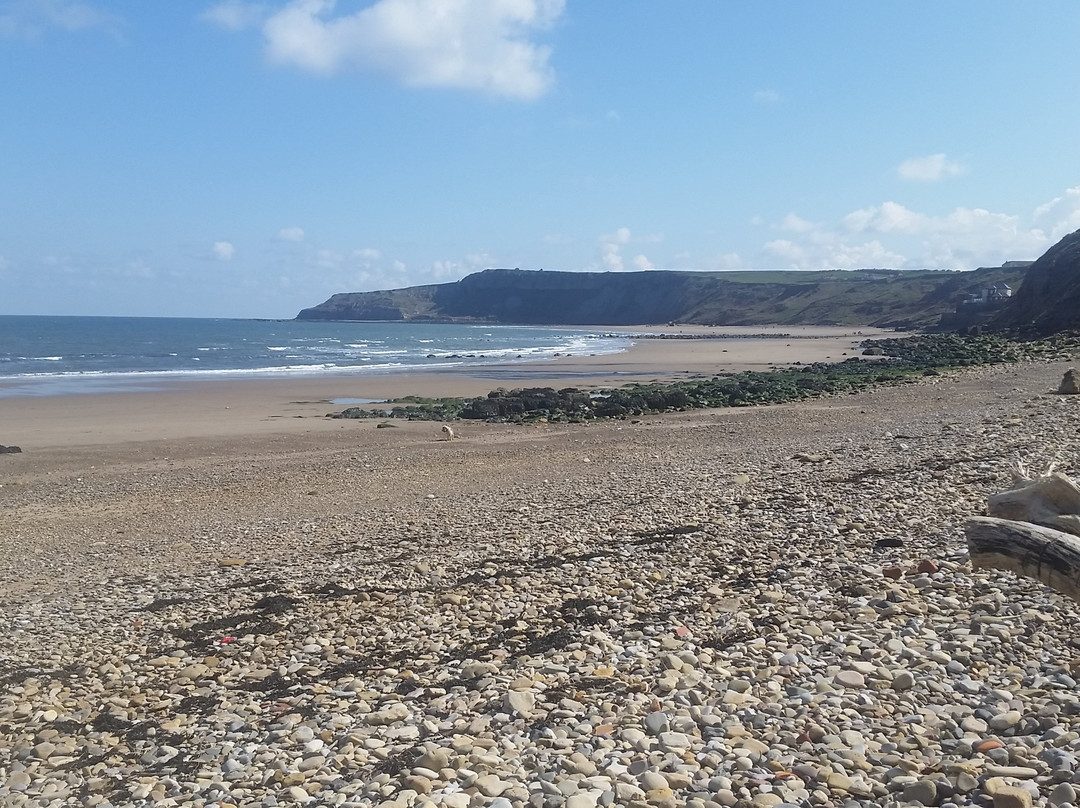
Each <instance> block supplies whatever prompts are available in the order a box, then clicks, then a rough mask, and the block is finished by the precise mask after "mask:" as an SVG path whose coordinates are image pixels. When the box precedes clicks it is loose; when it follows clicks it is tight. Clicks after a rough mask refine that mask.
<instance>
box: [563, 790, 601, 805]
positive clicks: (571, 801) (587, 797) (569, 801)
mask: <svg viewBox="0 0 1080 808" xmlns="http://www.w3.org/2000/svg"><path fill="white" fill-rule="evenodd" d="M598 797H599V795H597V796H593V795H592V794H589V793H588V792H585V793H581V794H575V795H573V796H572V797H567V798H566V802H565V803H563V805H564V806H565V808H596V801H597V799H598Z"/></svg>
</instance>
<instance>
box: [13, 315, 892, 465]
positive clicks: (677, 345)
mask: <svg viewBox="0 0 1080 808" xmlns="http://www.w3.org/2000/svg"><path fill="white" fill-rule="evenodd" d="M600 330H607V331H613V332H614V331H622V332H626V333H630V334H651V335H661V334H664V335H681V336H698V337H706V336H708V337H713V336H720V335H723V336H731V337H738V339H705V338H698V339H655V338H654V339H641V340H636V341H635V342H634V343H633V345H632V347H631V348H630V349H629V350H628V351H625V352H623V353H619V354H610V355H599V356H565V357H559V358H556V359H553V360H549V361H546V362H534V363H507V364H505V365H497V366H486V367H482V368H460V369H450V370H446V371H436V372H425V373H415V374H413V373H387V374H383V375H364V376H360V375H351V376H350V375H323V376H318V377H303V378H267V379H228V380H212V381H181V382H177V381H161V382H160V383H152V384H153V386H152V388H151V387H150V386H149V385H144V386H142V387H139V388H136V389H132V390H129V391H122V392H101V393H95V394H88V395H87V394H76V393H73V392H72V389H73V388H72V387H70V386H69V387H65V388H63V390H64V392H63V394H61V395H44V396H41V395H38V396H24V395H12V392H13V390H12V388H14V387H17V385H16V384H15V383H12V382H0V443H2V444H7V445H11V444H14V445H18V446H21V447H22V448H23V449H24V450H26V451H34V452H41V451H50V450H70V449H72V448H74V447H88V446H99V447H100V446H116V445H118V444H129V443H141V442H149V441H166V440H177V439H199V438H207V439H226V438H240V437H247V438H250V439H259V438H270V437H273V436H281V435H291V436H300V435H303V434H309V433H312V432H315V433H328V432H334V431H338V430H341V429H343V428H345V427H343V425H342V423H341V422H340V421H335V420H332V419H327V418H325V415H326V414H327V413H328V412H333V411H340V410H341V409H344V408H345V407H347V406H351V405H352V404H354V403H356V402H357V401H365V400H373V401H389V400H395V399H400V398H402V397H404V396H424V397H432V398H434V397H443V396H455V397H456V396H479V395H484V394H486V393H487V392H489V391H490V390H493V389H495V388H497V387H507V388H513V387H525V386H528V387H556V388H560V387H580V388H585V389H595V388H600V387H614V386H621V385H624V384H629V383H635V382H636V383H646V382H653V381H667V380H672V379H677V378H687V377H693V376H695V375H701V376H712V375H714V374H716V373H721V372H738V371H743V370H765V369H768V368H769V367H772V366H777V367H784V366H788V365H791V364H794V363H796V362H802V363H807V362H817V361H842V360H843V359H844V358H845V357H846V356H852V355H856V354H857V353H858V347H857V346H858V344H859V343H860V342H861V341H863V340H864V339H868V338H871V337H873V336H881V335H884V334H886V333H892V332H883V331H879V330H875V329H865V328H864V329H850V328H828V327H769V326H760V327H744V328H737V327H724V328H708V327H703V326H676V327H670V326H669V327H648V326H641V327H631V328H622V329H612V328H603V329H600ZM763 334H771V335H772V336H768V337H763V336H761V335H763Z"/></svg>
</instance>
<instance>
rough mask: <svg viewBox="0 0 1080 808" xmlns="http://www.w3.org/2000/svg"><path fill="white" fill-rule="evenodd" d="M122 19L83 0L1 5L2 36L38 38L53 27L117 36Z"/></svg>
mask: <svg viewBox="0 0 1080 808" xmlns="http://www.w3.org/2000/svg"><path fill="white" fill-rule="evenodd" d="M121 24H122V18H121V17H119V16H118V15H116V14H113V13H112V12H110V11H103V10H102V9H100V8H97V7H96V6H93V5H91V4H90V3H84V2H81V0H8V2H6V3H3V4H0V36H4V37H12V38H13V37H22V38H27V39H36V38H37V37H39V36H41V35H42V34H43V33H44V32H45V31H46V30H48V29H50V28H60V29H62V30H64V31H70V32H74V31H83V30H86V29H91V28H98V29H101V30H104V31H106V32H107V33H110V34H112V35H113V36H116V37H118V36H119V35H120V27H121Z"/></svg>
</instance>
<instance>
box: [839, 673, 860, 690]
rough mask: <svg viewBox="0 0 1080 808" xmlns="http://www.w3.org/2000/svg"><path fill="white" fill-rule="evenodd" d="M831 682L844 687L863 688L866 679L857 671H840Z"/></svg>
mask: <svg viewBox="0 0 1080 808" xmlns="http://www.w3.org/2000/svg"><path fill="white" fill-rule="evenodd" d="M833 681H834V682H836V683H837V684H841V685H843V686H844V687H852V688H856V687H865V686H866V677H865V676H863V675H862V674H861V673H859V672H858V671H840V672H839V673H838V674H836V676H834V677H833Z"/></svg>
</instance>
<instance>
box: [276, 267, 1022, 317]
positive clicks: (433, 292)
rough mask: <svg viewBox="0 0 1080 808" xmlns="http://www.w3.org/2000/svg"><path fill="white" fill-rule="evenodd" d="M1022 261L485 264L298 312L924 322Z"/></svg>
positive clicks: (1018, 277) (1016, 272) (1016, 279)
mask: <svg viewBox="0 0 1080 808" xmlns="http://www.w3.org/2000/svg"><path fill="white" fill-rule="evenodd" d="M1025 269H1026V267H1024V266H1005V267H991V268H985V269H978V270H975V271H973V272H951V271H944V270H874V269H863V270H853V271H840V270H826V271H818V272H796V271H779V270H777V271H772V270H768V271H745V272H684V271H666V270H650V271H647V272H605V273H600V272H552V271H543V270H539V271H536V270H519V269H488V270H484V271H483V272H477V273H474V274H472V275H468V276H466V277H465V278H462V279H461V280H460V281H457V282H455V283H445V284H436V285H429V286H413V287H408V288H404V289H393V290H385V291H378V292H347V293H342V294H336V295H334V296H333V297H331V298H330V299H329V300H327V301H325V302H324V303H321V304H319V305H318V306H314V307H312V308H308V309H304V310H303V311H301V312H300V314H299V315H298V316H297V319H298V320H404V321H414V322H491V323H513V324H544V325H636V324H642V323H667V322H681V323H696V324H702V325H762V324H778V325H866V326H878V327H904V328H928V327H933V326H934V325H936V324H937V323H938V322H939V321H940V319H941V317H942V316H943V315H947V314H949V313H951V312H953V311H954V310H955V309H956V306H957V304H958V303H959V301H961V300H962V299H964V297H965V296H970V295H972V294H976V293H977V292H978V291H979V290H980V289H983V288H986V287H989V286H992V285H994V284H997V283H1006V284H1010V285H1011V286H1014V287H1015V286H1017V285H1019V284H1020V282H1021V281H1022V280H1023V278H1024V273H1025Z"/></svg>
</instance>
